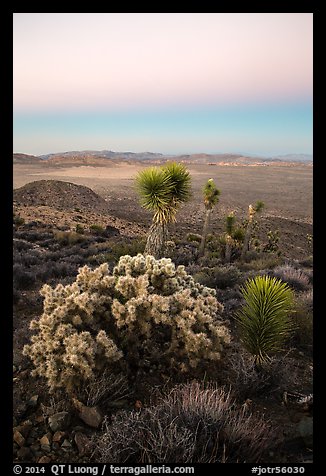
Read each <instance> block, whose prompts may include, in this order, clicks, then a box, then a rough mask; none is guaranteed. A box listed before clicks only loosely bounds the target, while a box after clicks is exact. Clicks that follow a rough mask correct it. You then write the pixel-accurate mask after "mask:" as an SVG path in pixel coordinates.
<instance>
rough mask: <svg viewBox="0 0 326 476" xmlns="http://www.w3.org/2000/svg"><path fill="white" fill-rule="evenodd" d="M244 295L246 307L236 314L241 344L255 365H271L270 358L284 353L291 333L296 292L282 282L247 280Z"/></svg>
mask: <svg viewBox="0 0 326 476" xmlns="http://www.w3.org/2000/svg"><path fill="white" fill-rule="evenodd" d="M241 292H242V294H243V297H244V299H245V304H244V305H243V306H242V308H241V309H240V310H239V311H238V312H237V314H236V319H237V321H238V323H239V325H240V330H241V340H242V342H243V344H244V346H245V347H246V349H247V350H248V351H249V352H250V353H251V354H252V355H253V356H254V359H255V363H256V364H257V365H262V364H263V363H265V362H269V361H270V355H271V354H273V353H274V352H277V351H279V350H281V349H282V345H283V343H284V342H285V340H286V338H287V337H288V336H289V334H290V333H291V330H292V325H291V321H290V319H289V314H290V313H291V312H292V311H293V305H294V295H293V291H292V290H291V289H290V288H289V286H288V285H287V284H286V283H283V282H282V281H281V280H280V279H277V278H275V277H274V278H272V277H270V276H256V277H255V278H253V279H248V281H247V282H246V283H245V285H244V286H243V287H242V288H241Z"/></svg>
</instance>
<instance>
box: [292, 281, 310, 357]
mask: <svg viewBox="0 0 326 476" xmlns="http://www.w3.org/2000/svg"><path fill="white" fill-rule="evenodd" d="M294 309H295V312H294V313H293V316H292V321H293V325H294V332H293V336H292V342H293V344H294V345H295V346H296V347H298V348H300V349H303V350H307V351H310V352H312V346H313V291H312V290H310V291H304V292H302V293H300V294H299V295H297V296H296V302H295V308H294Z"/></svg>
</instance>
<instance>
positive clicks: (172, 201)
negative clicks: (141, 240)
mask: <svg viewBox="0 0 326 476" xmlns="http://www.w3.org/2000/svg"><path fill="white" fill-rule="evenodd" d="M190 182H191V179H190V175H189V172H188V171H187V170H186V168H185V167H184V165H182V164H179V163H176V162H171V163H167V164H165V165H164V166H162V167H151V168H147V169H145V170H143V171H141V172H139V174H138V176H137V177H136V186H137V190H138V193H139V195H140V203H141V205H142V207H144V208H145V209H146V210H149V211H151V212H152V213H153V219H152V225H151V227H150V229H149V233H148V238H147V242H146V246H145V251H144V253H145V254H147V255H152V256H154V257H155V258H156V259H159V258H161V257H162V256H164V252H165V243H166V241H167V237H168V224H169V223H173V222H175V221H176V214H177V211H178V209H179V206H180V204H181V203H182V202H185V201H186V200H188V199H189V197H190Z"/></svg>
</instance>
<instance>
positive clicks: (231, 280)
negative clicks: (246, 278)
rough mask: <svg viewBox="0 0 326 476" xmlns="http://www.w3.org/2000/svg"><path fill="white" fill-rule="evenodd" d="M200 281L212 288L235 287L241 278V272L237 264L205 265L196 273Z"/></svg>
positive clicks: (195, 277) (195, 276) (196, 277)
mask: <svg viewBox="0 0 326 476" xmlns="http://www.w3.org/2000/svg"><path fill="white" fill-rule="evenodd" d="M194 279H196V280H197V281H198V282H199V283H201V284H203V285H204V286H209V287H211V288H217V289H226V288H228V287H233V286H234V285H235V284H237V283H238V282H239V280H240V279H241V273H240V271H239V269H238V268H237V267H236V266H233V265H228V266H217V267H214V268H208V267H204V268H202V269H201V271H200V272H198V273H197V274H195V275H194Z"/></svg>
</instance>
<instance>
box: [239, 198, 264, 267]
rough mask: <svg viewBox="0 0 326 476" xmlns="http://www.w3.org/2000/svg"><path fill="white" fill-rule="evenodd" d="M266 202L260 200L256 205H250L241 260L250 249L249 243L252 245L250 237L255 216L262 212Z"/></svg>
mask: <svg viewBox="0 0 326 476" xmlns="http://www.w3.org/2000/svg"><path fill="white" fill-rule="evenodd" d="M264 206H265V205H264V202H262V201H261V200H258V201H257V202H256V203H255V206H253V205H249V207H248V224H247V229H246V234H245V238H244V242H243V246H242V252H241V261H243V260H244V258H245V256H246V254H247V252H248V251H249V245H250V239H251V235H252V228H253V225H254V217H255V216H256V214H257V213H260V212H261V211H262V210H263V208H264Z"/></svg>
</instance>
